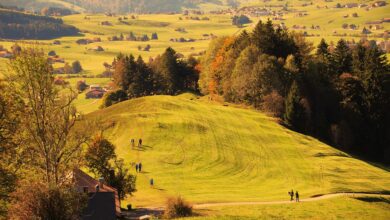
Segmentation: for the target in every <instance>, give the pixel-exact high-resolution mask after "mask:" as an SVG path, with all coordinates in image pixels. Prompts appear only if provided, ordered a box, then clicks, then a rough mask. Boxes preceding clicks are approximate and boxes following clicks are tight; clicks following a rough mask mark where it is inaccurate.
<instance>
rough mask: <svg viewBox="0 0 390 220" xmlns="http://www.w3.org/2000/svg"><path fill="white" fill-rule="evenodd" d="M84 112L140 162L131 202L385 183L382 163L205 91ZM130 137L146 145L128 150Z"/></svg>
mask: <svg viewBox="0 0 390 220" xmlns="http://www.w3.org/2000/svg"><path fill="white" fill-rule="evenodd" d="M87 118H89V119H97V120H101V122H102V123H103V124H105V125H107V126H108V130H106V131H105V135H106V136H107V138H109V140H110V141H112V142H113V143H115V144H116V146H117V149H116V152H117V154H118V156H119V157H121V158H123V159H124V160H125V162H126V165H128V166H129V167H130V164H131V163H133V162H134V163H135V162H142V164H143V167H144V172H143V173H141V174H138V176H137V189H138V192H136V193H135V196H134V197H130V198H128V200H127V202H128V203H132V204H133V205H134V204H135V205H136V206H148V205H149V206H157V205H161V204H163V202H164V201H165V199H166V197H168V196H170V195H182V196H184V197H185V198H187V199H188V200H189V201H192V202H195V203H204V202H232V201H234V202H237V201H272V200H285V199H286V197H287V196H288V195H287V191H288V190H291V188H293V189H296V190H299V191H300V193H301V197H302V198H308V197H311V196H315V195H319V194H327V193H334V192H389V190H390V188H389V185H390V182H389V181H390V174H389V172H388V171H386V170H384V169H381V168H378V167H375V166H373V165H371V164H368V163H366V162H363V161H360V160H358V159H355V158H353V157H352V156H350V155H348V154H346V153H343V152H341V151H339V150H336V149H334V148H332V147H330V146H328V145H326V144H324V143H322V142H320V141H318V140H316V139H314V138H312V137H309V136H305V135H302V134H299V133H295V132H293V131H290V130H288V129H286V128H284V127H282V126H281V125H279V124H278V123H277V122H276V121H275V120H274V119H273V118H270V117H268V116H266V115H265V114H263V113H260V112H258V111H255V110H251V109H244V108H238V107H234V106H228V105H226V104H225V105H221V104H220V103H216V102H213V101H209V100H208V99H207V98H206V97H202V98H198V97H196V96H194V95H190V94H183V95H180V96H150V97H143V98H138V99H133V100H130V101H126V102H122V103H119V104H117V105H114V106H111V107H109V108H106V109H102V110H98V111H96V112H93V113H91V114H89V115H87ZM131 138H135V139H137V140H138V138H142V139H143V142H144V144H145V145H144V146H143V147H142V148H139V149H133V150H132V149H131V147H130V139H131ZM131 169H134V168H131ZM150 178H154V180H155V188H150V187H149V179H150ZM123 205H125V204H123Z"/></svg>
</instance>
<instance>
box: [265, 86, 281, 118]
mask: <svg viewBox="0 0 390 220" xmlns="http://www.w3.org/2000/svg"><path fill="white" fill-rule="evenodd" d="M262 108H263V110H264V111H266V112H269V113H271V114H272V115H273V116H275V117H281V116H282V115H283V112H284V98H283V97H282V96H281V95H279V93H278V92H276V91H275V90H274V91H272V92H271V93H270V94H268V95H266V96H264V98H263V103H262Z"/></svg>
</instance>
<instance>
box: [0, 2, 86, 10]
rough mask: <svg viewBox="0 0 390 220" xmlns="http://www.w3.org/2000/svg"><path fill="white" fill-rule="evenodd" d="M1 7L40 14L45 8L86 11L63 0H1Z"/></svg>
mask: <svg viewBox="0 0 390 220" xmlns="http://www.w3.org/2000/svg"><path fill="white" fill-rule="evenodd" d="M0 5H3V6H6V7H15V6H16V7H18V8H23V9H25V10H28V11H32V12H40V11H41V10H42V9H43V8H49V7H54V8H66V9H69V10H72V11H76V12H84V11H85V10H84V9H82V8H80V7H77V6H75V5H73V1H70V2H69V3H68V2H65V1H63V0H0Z"/></svg>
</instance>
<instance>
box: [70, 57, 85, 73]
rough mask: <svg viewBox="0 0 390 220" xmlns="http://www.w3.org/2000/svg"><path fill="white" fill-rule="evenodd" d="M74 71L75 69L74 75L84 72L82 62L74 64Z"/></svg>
mask: <svg viewBox="0 0 390 220" xmlns="http://www.w3.org/2000/svg"><path fill="white" fill-rule="evenodd" d="M72 69H73V73H79V72H81V71H82V70H83V68H82V67H81V64H80V61H78V60H76V61H74V62H73V63H72Z"/></svg>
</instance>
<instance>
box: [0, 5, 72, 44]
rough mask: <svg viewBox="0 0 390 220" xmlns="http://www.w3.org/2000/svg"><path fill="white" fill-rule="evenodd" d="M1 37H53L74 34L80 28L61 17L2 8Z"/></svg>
mask: <svg viewBox="0 0 390 220" xmlns="http://www.w3.org/2000/svg"><path fill="white" fill-rule="evenodd" d="M0 21H1V22H0V38H5V39H53V38H57V37H62V36H74V35H77V34H78V29H77V28H75V27H74V26H71V25H68V24H64V22H63V21H62V20H61V19H58V18H52V17H46V16H39V15H32V14H25V13H22V12H18V11H12V10H6V9H0Z"/></svg>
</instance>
